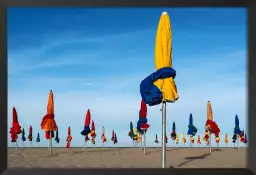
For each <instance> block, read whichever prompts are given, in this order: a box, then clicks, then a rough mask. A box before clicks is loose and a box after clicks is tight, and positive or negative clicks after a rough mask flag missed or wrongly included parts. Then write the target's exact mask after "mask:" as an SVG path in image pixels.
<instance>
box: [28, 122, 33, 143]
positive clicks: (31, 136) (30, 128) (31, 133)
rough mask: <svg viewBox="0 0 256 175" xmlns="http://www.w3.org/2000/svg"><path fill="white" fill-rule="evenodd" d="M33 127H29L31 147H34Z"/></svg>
mask: <svg viewBox="0 0 256 175" xmlns="http://www.w3.org/2000/svg"><path fill="white" fill-rule="evenodd" d="M32 130H33V129H32V126H31V125H30V127H29V134H28V141H29V142H30V147H31V146H32V140H33V132H32Z"/></svg>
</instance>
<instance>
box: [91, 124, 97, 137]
mask: <svg viewBox="0 0 256 175" xmlns="http://www.w3.org/2000/svg"><path fill="white" fill-rule="evenodd" d="M91 137H92V138H95V137H96V133H95V125H94V121H93V120H92V129H91Z"/></svg>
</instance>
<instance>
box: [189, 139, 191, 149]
mask: <svg viewBox="0 0 256 175" xmlns="http://www.w3.org/2000/svg"><path fill="white" fill-rule="evenodd" d="M189 145H190V149H192V141H191V139H190V142H189Z"/></svg>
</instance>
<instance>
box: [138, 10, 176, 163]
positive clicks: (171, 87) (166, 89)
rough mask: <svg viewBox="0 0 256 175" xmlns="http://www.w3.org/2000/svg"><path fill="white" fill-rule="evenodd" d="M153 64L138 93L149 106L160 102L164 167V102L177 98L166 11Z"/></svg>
mask: <svg viewBox="0 0 256 175" xmlns="http://www.w3.org/2000/svg"><path fill="white" fill-rule="evenodd" d="M155 66H156V70H157V71H156V72H154V73H153V74H151V75H149V76H148V77H147V78H146V79H144V80H143V81H142V82H141V85H140V93H141V96H142V99H143V100H144V101H145V103H146V104H148V105H149V106H154V105H158V104H160V103H162V168H166V143H165V133H166V102H175V101H176V100H177V99H178V94H177V87H176V84H175V82H174V78H175V75H176V71H175V70H174V69H172V31H171V24H170V18H169V16H168V14H167V13H166V12H163V13H162V15H161V17H160V20H159V24H158V29H157V33H156V42H155Z"/></svg>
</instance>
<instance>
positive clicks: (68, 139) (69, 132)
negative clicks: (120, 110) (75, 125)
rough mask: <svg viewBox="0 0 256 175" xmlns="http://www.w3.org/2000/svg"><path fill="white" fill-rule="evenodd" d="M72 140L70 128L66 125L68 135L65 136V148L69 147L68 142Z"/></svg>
mask: <svg viewBox="0 0 256 175" xmlns="http://www.w3.org/2000/svg"><path fill="white" fill-rule="evenodd" d="M71 140H72V136H71V130H70V126H69V127H68V137H67V145H66V148H70V143H71Z"/></svg>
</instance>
